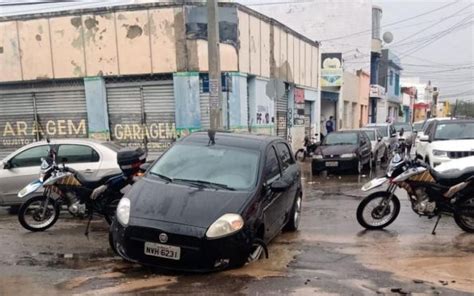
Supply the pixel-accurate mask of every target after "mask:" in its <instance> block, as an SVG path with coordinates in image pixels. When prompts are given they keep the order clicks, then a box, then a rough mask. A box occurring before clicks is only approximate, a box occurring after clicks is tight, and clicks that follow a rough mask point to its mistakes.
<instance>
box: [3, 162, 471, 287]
mask: <svg viewBox="0 0 474 296" xmlns="http://www.w3.org/2000/svg"><path fill="white" fill-rule="evenodd" d="M303 168H304V186H305V197H304V204H303V216H302V221H301V228H300V231H298V232H297V233H283V234H282V235H280V236H279V237H278V238H277V239H276V240H274V241H273V242H272V243H271V245H270V246H269V256H270V257H269V259H262V260H260V261H259V262H256V263H253V264H251V265H247V266H245V267H243V268H240V269H235V270H228V271H224V272H218V273H210V274H183V273H172V272H163V271H158V270H153V269H150V268H145V267H141V266H139V265H135V264H130V263H127V262H124V261H123V260H121V259H120V258H119V257H117V256H114V254H113V253H112V251H111V250H110V249H109V247H108V242H107V225H106V223H105V222H103V221H101V220H95V221H93V223H92V230H91V233H90V235H89V238H86V237H85V236H84V230H85V226H86V221H81V220H76V219H71V218H70V217H69V216H68V215H67V214H63V215H62V216H61V218H60V220H59V221H58V223H57V224H56V225H55V226H54V227H53V228H51V229H50V230H48V231H46V232H44V233H30V232H28V231H26V230H24V229H22V228H21V226H20V225H19V223H18V222H17V218H16V216H11V215H9V214H7V211H6V209H0V295H33V294H34V295H65V294H84V295H104V294H120V293H122V294H137V293H138V294H145V295H148V294H153V293H162V294H193V295H209V294H223V293H226V294H242V295H248V294H250V295H257V294H259V295H272V294H273V295H276V294H294V295H310V294H317V295H340V294H343V295H348V294H351V295H368V294H369V295H370V294H392V295H397V294H406V293H413V294H415V293H420V294H425V295H437V294H445V295H472V293H474V264H473V262H474V235H471V234H466V233H463V232H462V231H461V230H460V229H459V228H457V226H456V225H455V223H454V221H452V218H449V217H446V218H443V219H442V220H441V222H440V225H439V227H438V230H437V235H436V236H433V235H431V229H432V227H433V225H434V222H435V221H434V220H428V219H426V218H419V217H417V216H416V215H415V214H414V213H413V212H412V211H411V209H410V205H409V204H408V201H407V200H406V199H405V196H404V195H403V194H400V192H399V193H398V194H399V197H401V199H402V209H401V213H400V216H399V218H398V219H397V220H396V221H395V222H394V223H393V224H392V225H391V226H389V227H388V228H387V230H385V231H363V229H362V228H361V227H360V226H359V225H358V224H357V221H356V218H355V210H356V207H357V205H358V202H359V201H360V199H361V198H362V196H363V194H362V192H360V190H359V188H360V187H361V185H362V184H363V183H364V182H366V181H367V180H369V177H370V176H365V177H355V176H337V175H336V176H328V177H326V176H325V177H313V176H311V174H310V173H309V171H308V167H307V165H304V166H303Z"/></svg>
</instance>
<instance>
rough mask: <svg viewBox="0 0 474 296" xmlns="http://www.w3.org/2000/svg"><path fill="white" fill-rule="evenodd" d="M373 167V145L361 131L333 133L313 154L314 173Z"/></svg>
mask: <svg viewBox="0 0 474 296" xmlns="http://www.w3.org/2000/svg"><path fill="white" fill-rule="evenodd" d="M371 165H372V144H371V142H370V139H369V137H368V136H367V134H366V133H365V132H364V131H361V130H348V131H337V132H332V133H330V134H329V135H327V136H326V137H325V138H324V141H323V142H322V144H321V145H320V146H319V147H318V148H317V149H316V151H315V152H314V154H313V161H312V171H313V174H317V173H319V172H321V171H325V170H339V171H343V170H355V171H356V172H357V173H359V174H360V173H361V172H362V169H363V167H364V166H368V167H370V166H371Z"/></svg>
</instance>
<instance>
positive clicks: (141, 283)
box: [87, 276, 178, 295]
mask: <svg viewBox="0 0 474 296" xmlns="http://www.w3.org/2000/svg"><path fill="white" fill-rule="evenodd" d="M177 282H178V278H177V277H175V276H151V277H149V278H146V279H140V280H133V281H129V282H125V283H121V284H118V285H115V286H112V287H107V288H101V289H96V290H91V291H89V292H88V293H87V294H88V295H104V294H105V295H107V294H108V295H110V294H122V293H134V292H139V291H142V290H147V292H162V291H166V290H167V286H169V285H172V284H176V283H177Z"/></svg>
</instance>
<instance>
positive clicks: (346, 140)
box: [323, 133, 359, 145]
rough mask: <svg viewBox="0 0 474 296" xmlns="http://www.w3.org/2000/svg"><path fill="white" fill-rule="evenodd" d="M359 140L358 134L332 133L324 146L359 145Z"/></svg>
mask: <svg viewBox="0 0 474 296" xmlns="http://www.w3.org/2000/svg"><path fill="white" fill-rule="evenodd" d="M358 138H359V137H358V136H357V133H330V134H329V135H327V136H326V138H325V139H324V143H323V145H357V143H358Z"/></svg>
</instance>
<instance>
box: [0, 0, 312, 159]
mask: <svg viewBox="0 0 474 296" xmlns="http://www.w3.org/2000/svg"><path fill="white" fill-rule="evenodd" d="M28 12H29V13H28V14H21V13H20V14H15V15H8V16H3V17H0V48H1V49H2V50H1V52H0V65H1V67H0V106H1V107H0V135H1V141H0V158H2V156H5V154H7V153H9V152H11V151H12V150H14V149H16V148H18V147H21V146H22V145H25V144H28V143H30V142H32V141H36V140H39V139H44V138H45V137H47V136H48V137H50V138H65V137H83V138H86V137H92V138H99V139H104V140H105V139H110V140H114V141H117V142H121V143H123V144H126V145H144V143H147V147H148V149H149V150H150V151H151V152H160V151H163V150H164V149H166V148H167V147H168V146H169V145H170V144H171V143H172V142H173V141H174V140H175V139H176V137H178V136H181V135H185V134H187V133H189V132H192V131H194V130H199V129H206V128H208V127H209V79H208V73H207V72H208V65H209V61H208V52H207V47H208V44H207V7H206V4H205V3H194V2H192V1H189V2H188V1H179V3H178V2H175V3H171V2H154V3H146V4H133V5H121V6H114V7H110V6H107V7H106V6H103V7H97V6H96V5H94V7H87V8H81V9H77V10H66V11H64V10H63V11H56V10H55V11H44V10H42V11H41V12H40V13H31V9H29V10H28ZM219 39H220V42H219V48H220V65H221V70H222V72H223V79H222V85H223V88H222V90H223V92H224V93H223V102H222V106H223V122H224V123H225V125H228V126H227V127H228V128H229V129H231V130H244V131H251V132H258V133H268V134H275V135H279V136H282V137H287V138H288V139H290V140H291V141H292V143H293V144H294V145H295V146H301V145H302V143H303V137H304V133H305V129H308V128H309V129H313V130H319V122H320V115H319V114H320V105H319V90H320V87H319V81H320V79H319V77H320V74H319V69H320V67H319V65H320V52H319V44H318V42H316V41H314V40H311V39H309V38H307V37H305V36H303V35H302V34H300V33H298V32H296V31H294V30H292V29H290V28H289V27H287V26H285V25H283V24H282V23H280V22H278V21H276V20H275V19H272V18H270V17H267V16H265V15H263V14H261V13H258V12H256V11H254V10H251V9H249V8H247V7H245V6H243V5H239V4H236V3H219ZM227 106H228V108H227ZM227 123H228V124H227ZM298 148H299V147H298Z"/></svg>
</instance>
